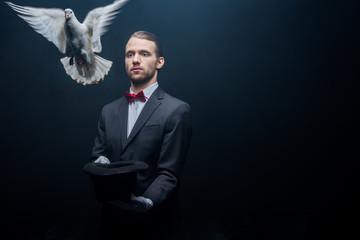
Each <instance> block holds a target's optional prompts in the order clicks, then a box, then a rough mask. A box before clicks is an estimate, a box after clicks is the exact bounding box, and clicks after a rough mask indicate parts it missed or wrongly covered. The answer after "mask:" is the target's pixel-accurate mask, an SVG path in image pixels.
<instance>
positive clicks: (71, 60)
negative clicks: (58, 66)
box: [69, 57, 74, 66]
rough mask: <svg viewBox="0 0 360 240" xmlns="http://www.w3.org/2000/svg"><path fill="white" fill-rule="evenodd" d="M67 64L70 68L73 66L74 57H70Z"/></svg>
mask: <svg viewBox="0 0 360 240" xmlns="http://www.w3.org/2000/svg"><path fill="white" fill-rule="evenodd" d="M69 64H70V66H72V65H74V57H71V58H70V60H69Z"/></svg>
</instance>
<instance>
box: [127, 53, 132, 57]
mask: <svg viewBox="0 0 360 240" xmlns="http://www.w3.org/2000/svg"><path fill="white" fill-rule="evenodd" d="M132 56H134V54H132V53H128V54H126V57H128V58H129V57H132Z"/></svg>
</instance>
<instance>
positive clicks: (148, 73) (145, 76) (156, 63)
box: [125, 37, 164, 84]
mask: <svg viewBox="0 0 360 240" xmlns="http://www.w3.org/2000/svg"><path fill="white" fill-rule="evenodd" d="M155 50H156V45H155V43H154V42H152V41H149V40H146V39H140V38H136V37H131V38H130V39H129V41H128V43H127V44H126V47H125V68H126V73H127V74H128V76H129V78H130V79H131V81H132V82H133V84H144V83H147V82H149V81H150V80H153V79H154V77H155V78H156V77H157V70H158V69H160V68H161V67H162V66H163V64H164V63H163V58H162V57H161V58H158V57H157V56H156V51H155Z"/></svg>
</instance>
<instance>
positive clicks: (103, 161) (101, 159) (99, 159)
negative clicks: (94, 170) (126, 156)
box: [94, 156, 110, 164]
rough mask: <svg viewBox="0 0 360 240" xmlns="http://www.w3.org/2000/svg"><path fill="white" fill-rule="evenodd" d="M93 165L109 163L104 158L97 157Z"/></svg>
mask: <svg viewBox="0 0 360 240" xmlns="http://www.w3.org/2000/svg"><path fill="white" fill-rule="evenodd" d="M94 163H101V164H109V163H110V161H109V159H107V158H106V157H104V156H100V157H98V159H96V160H95V161H94Z"/></svg>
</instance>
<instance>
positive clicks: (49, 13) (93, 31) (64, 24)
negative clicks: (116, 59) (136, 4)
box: [5, 0, 128, 85]
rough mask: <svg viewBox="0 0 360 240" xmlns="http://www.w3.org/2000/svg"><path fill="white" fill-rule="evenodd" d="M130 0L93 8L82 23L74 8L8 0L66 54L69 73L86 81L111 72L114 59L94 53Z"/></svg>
mask: <svg viewBox="0 0 360 240" xmlns="http://www.w3.org/2000/svg"><path fill="white" fill-rule="evenodd" d="M127 1H128V0H118V1H115V2H113V3H112V4H110V5H107V6H105V7H99V8H95V9H93V10H91V11H90V12H89V13H88V14H87V16H86V18H85V20H84V22H83V23H80V22H79V21H78V20H77V19H76V17H75V14H74V12H73V11H72V10H71V9H69V8H67V9H65V10H62V9H56V8H36V7H24V6H18V5H15V4H13V3H11V2H5V3H6V4H8V5H9V6H10V7H11V8H12V9H13V10H15V11H16V12H18V13H20V14H18V16H19V17H21V18H22V19H24V20H25V21H26V22H28V24H29V25H30V26H31V27H32V28H34V30H35V31H36V32H38V33H40V34H41V35H43V36H44V37H45V38H46V39H47V40H49V41H50V42H53V43H54V44H55V45H56V47H57V48H58V49H59V51H60V52H61V53H64V54H66V57H64V58H62V59H60V61H61V63H62V64H63V65H64V68H65V71H66V73H67V74H68V75H69V76H70V77H71V78H72V79H74V80H76V81H77V82H78V83H82V84H83V85H87V84H93V83H98V82H99V81H100V80H104V76H105V75H107V74H108V72H109V70H110V68H111V65H112V62H111V61H109V60H106V59H104V58H102V57H100V56H98V55H96V54H94V52H95V53H99V52H101V49H102V46H101V41H100V37H101V35H103V34H105V33H106V31H107V29H106V26H108V25H110V24H111V20H113V19H114V18H115V16H116V14H117V13H118V11H116V10H118V9H119V8H121V7H122V6H123V5H124V4H125V3H126V2H127Z"/></svg>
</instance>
